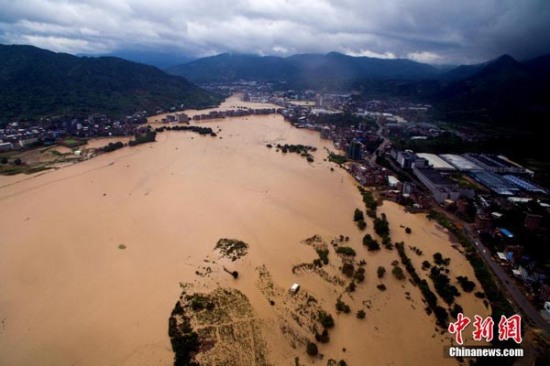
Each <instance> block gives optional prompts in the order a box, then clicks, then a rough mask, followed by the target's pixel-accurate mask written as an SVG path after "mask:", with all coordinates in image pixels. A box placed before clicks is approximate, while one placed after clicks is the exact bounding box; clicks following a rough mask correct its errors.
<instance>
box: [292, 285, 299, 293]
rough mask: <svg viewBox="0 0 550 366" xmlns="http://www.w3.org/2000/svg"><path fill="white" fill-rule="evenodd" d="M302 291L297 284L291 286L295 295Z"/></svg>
mask: <svg viewBox="0 0 550 366" xmlns="http://www.w3.org/2000/svg"><path fill="white" fill-rule="evenodd" d="M299 289H300V285H299V284H297V283H294V284H293V285H292V286H290V293H291V294H295V293H297V292H298V290H299Z"/></svg>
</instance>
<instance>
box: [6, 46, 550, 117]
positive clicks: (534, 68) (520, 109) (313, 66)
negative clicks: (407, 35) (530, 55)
mask: <svg viewBox="0 0 550 366" xmlns="http://www.w3.org/2000/svg"><path fill="white" fill-rule="evenodd" d="M134 56H136V55H134ZM137 56H139V57H147V56H146V54H141V53H139V54H137ZM137 56H136V57H137ZM151 57H152V56H151ZM166 72H167V73H170V74H172V75H169V74H167V73H165V72H163V71H161V70H159V69H157V68H155V67H153V66H147V65H143V64H137V63H133V62H130V61H125V60H122V59H119V58H114V57H99V58H97V57H76V56H71V55H68V54H58V53H53V52H50V51H46V50H42V49H39V48H35V47H31V46H3V45H0V121H7V120H10V119H21V118H29V117H33V118H35V117H37V116H53V115H79V114H82V115H86V114H89V113H91V112H96V113H97V112H103V113H109V114H122V113H132V112H134V111H136V110H148V111H154V110H157V109H159V108H162V109H167V108H170V107H172V106H178V107H179V106H181V105H184V106H185V107H205V106H208V105H212V104H216V103H218V102H219V101H220V100H219V97H216V96H213V95H211V94H209V93H207V92H206V91H204V90H202V89H200V88H198V87H197V86H195V85H193V84H191V83H190V82H188V81H187V80H186V79H188V80H190V81H192V82H196V83H209V82H234V81H238V80H247V81H271V82H275V83H276V84H277V85H278V87H280V88H287V89H291V88H292V89H315V90H325V91H327V92H331V91H345V92H349V91H354V94H355V95H356V96H357V97H358V98H365V99H369V98H378V97H404V98H409V99H410V100H414V101H419V102H426V103H431V104H433V106H434V111H435V116H436V117H437V118H439V119H441V120H448V121H459V122H468V121H472V122H474V121H475V122H485V123H491V124H497V125H507V126H514V125H520V126H531V127H544V126H545V125H546V121H548V120H549V119H550V93H548V92H547V91H548V85H549V83H550V55H546V56H541V57H539V58H536V59H533V60H530V61H526V62H518V61H516V60H514V59H513V58H512V57H510V56H501V57H499V58H497V59H495V60H492V61H488V62H484V63H481V64H477V65H463V66H458V67H434V66H431V65H427V64H422V63H418V62H414V61H410V60H402V59H391V60H389V59H376V58H369V57H352V56H346V55H343V54H340V53H336V52H332V53H329V54H326V55H318V54H302V55H295V56H290V57H285V58H282V57H274V56H265V57H262V56H255V55H242V54H227V53H226V54H221V55H218V56H212V57H206V58H202V59H198V60H195V61H191V62H188V63H185V64H181V65H178V66H173V67H169V68H168V69H166Z"/></svg>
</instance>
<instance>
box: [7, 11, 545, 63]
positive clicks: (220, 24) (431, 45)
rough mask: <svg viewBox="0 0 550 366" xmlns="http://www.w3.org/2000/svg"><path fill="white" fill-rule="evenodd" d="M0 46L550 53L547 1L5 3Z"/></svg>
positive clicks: (458, 59)
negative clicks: (7, 44)
mask: <svg viewBox="0 0 550 366" xmlns="http://www.w3.org/2000/svg"><path fill="white" fill-rule="evenodd" d="M0 7H1V8H2V9H3V10H2V12H1V14H0V42H2V43H10V44H11V43H18V44H32V45H35V46H38V47H43V48H48V49H51V50H55V51H63V52H70V53H105V52H110V51H114V50H117V49H146V50H147V49H149V50H156V51H166V50H172V51H173V52H178V53H185V54H187V55H191V56H204V55H211V54H216V53H220V52H227V51H232V52H245V53H257V54H277V55H288V54H293V53H305V52H322V53H324V52H329V51H340V52H344V53H348V54H353V55H367V56H374V57H385V58H395V57H400V58H410V59H414V60H418V61H423V62H433V63H471V62H479V61H484V60H487V59H490V58H494V57H497V56H499V55H501V54H504V53H509V54H511V55H513V56H514V57H516V58H520V59H523V58H529V57H534V56H537V55H540V54H543V53H550V22H549V21H548V20H549V19H550V2H549V1H546V0H513V1H506V0H476V1H471V0H462V1H450V0H447V1H435V0H409V1H389V0H386V1H364V0H344V1H329V0H292V1H291V0H270V1H268V0H263V1H252V0H249V1H246V0H233V1H225V0H221V1H220V0H218V1H214V0H212V1H210V0H202V1H190V0H182V1H177V0H155V1H150V0H83V1H70V0H69V1H67V0H27V1H24V2H22V1H13V0H0Z"/></svg>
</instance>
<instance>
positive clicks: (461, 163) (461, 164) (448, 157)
mask: <svg viewBox="0 0 550 366" xmlns="http://www.w3.org/2000/svg"><path fill="white" fill-rule="evenodd" d="M439 156H440V157H441V158H443V159H444V160H445V161H447V162H448V163H450V164H451V165H453V166H454V167H455V168H457V169H458V170H483V169H482V168H481V167H480V166H479V165H477V164H475V163H473V162H471V161H470V160H468V159H466V158H465V157H463V156H461V155H455V154H443V155H439Z"/></svg>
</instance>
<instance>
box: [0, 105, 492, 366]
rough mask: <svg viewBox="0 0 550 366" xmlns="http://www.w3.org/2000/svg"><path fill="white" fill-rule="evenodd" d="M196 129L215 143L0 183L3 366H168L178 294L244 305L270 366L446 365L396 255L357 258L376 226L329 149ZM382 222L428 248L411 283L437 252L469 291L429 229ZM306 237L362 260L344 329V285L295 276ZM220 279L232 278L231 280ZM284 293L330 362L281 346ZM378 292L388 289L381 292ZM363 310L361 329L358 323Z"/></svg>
mask: <svg viewBox="0 0 550 366" xmlns="http://www.w3.org/2000/svg"><path fill="white" fill-rule="evenodd" d="M231 103H233V104H238V105H246V103H245V102H241V101H238V100H236V99H230V100H229V101H227V102H226V105H229V104H231ZM200 125H201V126H208V127H212V128H213V129H214V130H215V131H217V130H218V129H221V132H219V133H218V137H210V136H199V135H198V134H194V133H191V132H181V131H180V132H164V133H161V134H158V135H157V142H155V143H150V144H144V145H139V146H136V147H131V148H130V147H127V148H124V149H121V150H117V151H115V152H113V153H109V154H104V155H101V156H99V157H97V158H93V159H91V160H87V161H84V162H82V163H79V164H75V165H72V166H68V167H64V168H62V169H59V170H56V171H51V172H48V173H46V174H42V175H39V176H35V177H31V179H25V180H23V181H20V182H17V183H15V184H3V183H4V182H8V183H13V182H14V180H13V178H10V177H8V178H6V177H0V187H1V188H0V321H1V326H0V364H4V365H170V364H172V363H173V357H174V354H173V352H172V349H171V346H170V339H169V337H168V318H169V316H170V313H171V311H172V309H173V308H174V304H175V303H176V301H177V300H178V299H179V297H180V295H181V292H182V289H181V287H180V283H189V284H191V285H192V286H193V289H194V290H195V291H199V292H200V291H202V292H205V293H206V292H211V291H214V290H215V289H217V288H220V287H222V288H223V287H229V288H234V289H236V290H238V291H240V292H241V293H242V294H244V295H245V296H246V297H247V298H248V301H249V302H250V304H251V306H252V308H253V311H254V319H257V320H258V324H263V339H264V340H265V342H266V349H267V359H268V361H269V363H270V364H273V365H283V364H285V365H289V364H294V362H295V358H296V357H299V362H300V363H301V364H318V365H325V364H326V363H327V360H328V359H329V358H332V359H335V360H339V359H344V360H346V362H347V363H348V365H362V364H365V363H364V362H365V360H366V359H368V360H369V364H373V365H386V364H392V365H412V364H424V363H425V362H427V361H428V360H429V363H430V364H456V361H454V360H452V359H448V358H443V346H444V345H448V344H449V340H450V337H449V336H448V335H447V334H443V335H441V334H440V333H439V332H436V331H435V319H434V318H433V316H428V315H426V313H425V312H424V309H423V308H424V306H423V304H422V299H421V295H420V293H419V291H418V289H417V288H416V287H413V286H412V285H411V283H409V282H408V281H398V280H397V279H395V278H393V276H392V275H391V262H392V261H394V260H396V259H398V256H397V252H396V251H388V250H385V249H382V250H381V251H379V252H377V253H371V252H367V250H366V249H365V248H364V247H363V246H362V241H361V239H362V237H363V235H364V233H365V232H369V233H371V234H373V232H372V220H370V219H369V220H368V227H367V230H366V231H365V232H360V231H359V230H358V229H357V227H356V225H355V224H354V222H353V220H352V218H353V211H354V209H355V208H364V206H363V203H362V199H361V196H360V194H359V192H358V190H357V188H356V187H355V185H354V182H353V180H352V178H351V177H350V176H349V175H348V174H347V173H346V172H345V171H344V170H343V169H340V168H338V167H337V166H335V165H334V164H332V163H329V162H327V161H324V159H325V158H326V155H327V154H326V152H325V150H324V148H325V147H327V148H330V149H333V147H332V144H331V143H330V142H328V141H325V140H321V139H320V137H319V134H318V133H315V132H312V131H306V130H300V129H295V128H293V127H292V126H290V125H289V124H288V123H287V122H284V121H283V119H282V117H281V116H279V115H269V116H250V117H245V118H235V119H225V120H213V121H209V122H202V123H200ZM220 137H221V138H220ZM278 143H281V144H284V143H288V144H305V145H311V146H315V147H316V148H317V151H316V152H313V153H312V155H313V156H314V162H313V163H308V162H307V161H306V159H305V158H303V157H300V156H299V155H297V154H291V153H288V154H282V153H281V152H276V151H275V148H273V149H268V148H266V144H274V145H276V144H278ZM331 167H334V171H332V170H331V169H330V168H331ZM4 180H5V181H4ZM379 212H385V213H386V214H387V217H388V220H389V222H390V225H391V231H392V238H393V239H394V240H395V241H401V240H404V241H405V242H406V244H407V245H412V246H416V247H419V248H422V250H423V252H424V254H423V256H424V257H425V258H422V257H418V258H416V257H415V256H416V254H414V253H413V252H412V251H410V252H408V254H409V256H410V257H411V258H412V259H413V262H414V264H415V265H416V266H417V271H419V272H420V263H421V262H422V260H424V259H429V260H430V261H432V255H433V253H434V252H436V251H439V252H441V253H443V255H444V256H445V257H451V264H450V267H449V268H450V270H451V275H450V277H451V278H452V279H453V280H454V276H456V275H459V274H464V275H467V276H468V277H469V278H470V279H474V276H473V271H472V269H471V267H470V266H469V264H468V263H467V262H466V260H465V259H464V258H463V257H462V256H461V255H460V254H459V253H458V252H457V251H456V250H455V249H453V248H452V247H451V244H450V242H449V240H448V238H447V236H446V234H445V233H444V232H443V231H441V230H440V229H438V228H437V227H436V226H435V224H434V223H432V222H429V221H428V220H426V219H425V217H424V216H423V215H411V214H406V213H404V212H403V210H402V208H401V207H399V206H397V205H395V204H393V203H390V202H385V203H384V205H383V206H382V207H380V208H379ZM400 224H403V225H406V226H409V227H410V228H412V234H410V235H407V234H405V233H404V231H403V229H402V228H401V227H400V226H399V225H400ZM315 234H317V235H319V236H320V237H322V238H323V239H324V240H325V241H326V242H327V243H329V242H330V241H331V240H332V239H333V238H335V237H337V236H339V235H340V234H343V235H346V236H349V238H350V239H349V242H347V243H346V245H347V246H350V247H352V248H354V249H355V250H356V252H357V257H356V260H360V259H364V260H366V262H367V265H366V267H365V269H366V273H365V274H366V279H365V281H364V282H363V283H362V284H359V285H358V286H357V289H356V291H355V292H354V293H353V294H351V296H350V295H347V294H344V295H343V297H342V299H343V300H344V301H345V302H346V303H347V304H348V305H350V307H351V309H352V313H351V314H337V313H336V310H335V306H334V304H335V302H336V299H337V298H338V297H339V296H340V295H341V294H342V293H343V287H342V286H339V285H338V284H334V283H331V282H330V281H326V280H324V279H323V278H322V277H321V276H319V273H318V272H315V271H298V272H296V273H293V271H292V268H293V267H294V266H296V265H299V264H300V263H311V262H312V261H313V260H314V259H315V258H317V254H316V253H315V251H314V250H313V248H312V247H311V246H309V245H305V244H304V243H303V240H304V239H306V238H308V237H311V236H312V235H315ZM373 235H374V234H373ZM220 238H235V239H239V240H242V241H244V242H246V243H248V244H249V248H248V253H247V255H246V256H244V257H243V258H241V259H238V260H236V261H231V260H228V259H227V258H221V257H220V254H219V252H217V251H215V250H214V247H215V245H216V243H217V242H218V240H219V239H220ZM330 249H331V252H330V254H329V256H330V263H329V265H327V266H325V267H323V268H324V270H325V271H326V272H327V273H328V274H329V275H330V276H342V275H341V274H340V273H339V269H338V267H339V266H341V260H340V258H339V257H338V256H337V255H336V254H335V253H334V250H333V248H332V247H331V248H330ZM379 265H383V266H385V267H386V269H387V270H388V272H387V273H386V276H385V278H384V279H382V280H379V279H378V278H377V277H376V269H377V267H378V266H379ZM207 267H209V270H208V271H206V268H207ZM224 267H225V268H226V269H227V270H229V271H233V270H237V271H238V272H239V278H238V279H236V280H235V279H234V278H233V277H232V276H230V275H229V274H228V273H227V272H226V271H224ZM265 269H267V271H269V276H270V277H269V278H270V281H271V282H272V284H273V286H272V288H271V290H270V291H272V293H271V292H269V294H268V292H266V288H265V287H262V283H265V281H264V282H262V280H261V273H263V272H262V271H264V272H265ZM271 282H270V283H271ZM294 282H299V283H300V284H301V288H302V289H304V291H305V293H307V294H309V295H310V296H312V297H314V298H315V299H316V301H317V305H316V306H319V307H321V308H323V309H324V310H326V311H328V312H329V313H331V314H332V315H333V317H334V320H335V327H334V328H333V329H331V330H330V342H329V343H327V344H320V345H319V350H320V352H321V353H323V354H324V355H325V357H324V360H319V359H314V358H311V357H309V356H307V355H306V353H305V347H302V345H301V344H300V343H299V342H298V343H297V342H296V340H293V339H291V338H289V336H288V334H284V324H286V323H287V322H288V323H292V319H293V317H292V314H290V312H291V310H292V309H295V307H293V306H294V305H295V304H293V301H295V298H293V297H292V296H288V292H287V289H288V288H289V287H290V285H292V283H294ZM379 283H384V284H385V285H386V287H387V290H386V291H384V292H381V291H379V290H378V289H377V288H376V285H377V284H379ZM476 283H477V282H476ZM280 289H282V291H280ZM479 289H480V288H479V284H477V286H476V291H477V290H479ZM407 292H408V293H409V294H410V295H407V294H406V293H407ZM266 294H268V295H266ZM407 297H408V298H409V299H407ZM270 299H271V300H273V301H274V303H275V306H274V305H271V304H270V303H269V301H268V300H270ZM440 302H441V300H440ZM459 302H460V304H461V305H462V307H463V308H464V310H465V312H466V313H468V314H470V316H473V315H472V314H473V313H476V314H480V315H485V314H487V313H488V310H487V309H485V307H484V306H483V304H482V302H481V300H478V299H476V298H474V297H473V296H470V295H469V294H463V296H462V298H459ZM285 309H288V312H285ZM360 309H364V310H365V312H366V314H367V315H366V319H363V320H359V319H357V318H356V317H355V312H357V311H358V310H360ZM303 334H305V336H309V338H310V339H311V340H314V336H313V334H308V333H307V332H306V333H303ZM396 350H398V351H396Z"/></svg>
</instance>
